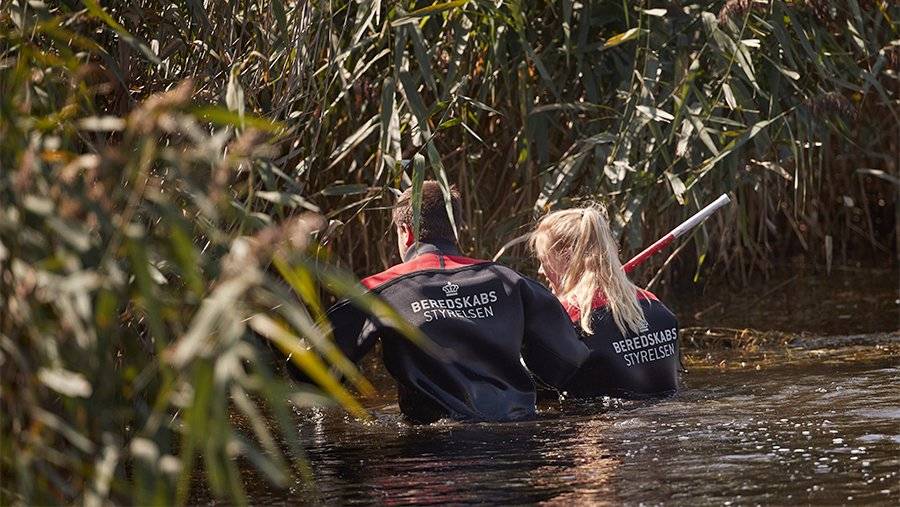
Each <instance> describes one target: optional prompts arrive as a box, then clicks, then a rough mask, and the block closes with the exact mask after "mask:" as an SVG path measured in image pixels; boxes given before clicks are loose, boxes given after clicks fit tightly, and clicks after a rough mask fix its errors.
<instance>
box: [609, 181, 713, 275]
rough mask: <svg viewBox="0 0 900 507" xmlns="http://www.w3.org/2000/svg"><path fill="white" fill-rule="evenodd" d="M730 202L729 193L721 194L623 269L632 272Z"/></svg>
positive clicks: (626, 264)
mask: <svg viewBox="0 0 900 507" xmlns="http://www.w3.org/2000/svg"><path fill="white" fill-rule="evenodd" d="M729 202H731V198H730V197H728V194H722V195H720V196H719V198H718V199H716V200H715V201H713V202H711V203H710V204H708V205H707V206H706V207H705V208H703V209H702V210H700V211H698V212H697V213H695V214H694V215H693V216H691V217H690V218H688V219H687V220H685V221H684V222H681V224H680V225H679V226H678V227H676V228H674V229H672V232H670V233H668V234H666V235H665V236H663V237H662V238H660V239H658V240H657V241H656V243H653V244H652V245H650V246H648V247H647V248H645V249H644V251H643V252H641V253H639V254H637V255H636V256H635V257H634V258H633V259H631V260H630V261H628V262H626V263H625V265H624V266H622V269H624V270H625V272H626V273H629V272H631V271H632V270H633V269H634V268H636V267H638V266H640V265H641V264H643V262H644V261H646V260H647V259H649V258H650V257H651V256H653V255H654V254H655V253H657V252H659V251H660V250H662V249H663V248H665V247H667V246H669V244H670V243H672V242H673V241H675V238H679V237H681V236H684V235H685V234H686V233H687V232H688V231H689V230H691V229H693V228H694V227H696V226H698V225H700V224H701V223H703V221H704V220H706V219H707V218H709V216H710V215H712V214H713V213H715V212H716V211H717V210H718V209H719V208H721V207H722V206H725V205H726V204H728V203H729Z"/></svg>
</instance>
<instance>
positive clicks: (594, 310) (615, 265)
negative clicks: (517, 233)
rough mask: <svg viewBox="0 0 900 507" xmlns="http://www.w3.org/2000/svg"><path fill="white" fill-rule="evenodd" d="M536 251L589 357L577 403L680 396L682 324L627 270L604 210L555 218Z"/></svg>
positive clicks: (572, 384)
mask: <svg viewBox="0 0 900 507" xmlns="http://www.w3.org/2000/svg"><path fill="white" fill-rule="evenodd" d="M531 246H532V249H533V250H534V252H535V254H536V256H537V258H538V260H540V263H541V269H540V272H541V273H542V274H543V275H544V276H546V277H547V279H548V280H549V282H550V287H551V289H552V290H553V293H554V294H556V297H558V298H559V300H560V301H561V302H562V304H563V306H564V307H565V308H566V310H567V311H568V313H569V316H570V317H571V319H572V322H573V324H574V325H575V326H576V327H577V329H578V331H579V333H580V334H581V337H582V339H583V340H584V342H585V344H586V345H587V346H588V348H590V349H591V355H590V357H589V358H588V360H587V361H586V362H585V363H584V365H583V366H582V367H581V369H580V370H579V371H578V373H577V374H576V375H575V376H574V377H573V378H572V380H571V381H569V383H568V385H567V386H565V388H564V389H565V391H566V392H567V393H568V394H570V395H573V396H579V397H585V396H614V397H625V398H636V397H647V396H661V395H666V394H671V393H673V392H674V391H675V390H676V389H677V388H678V370H679V367H680V360H679V353H678V322H677V320H676V319H675V316H674V315H673V314H672V312H671V311H669V309H668V308H666V306H665V305H663V304H662V303H661V302H660V301H659V299H657V298H656V296H655V295H653V294H652V293H650V292H648V291H645V290H641V289H639V288H637V286H635V285H634V283H632V282H631V280H629V279H628V276H626V274H625V272H624V271H623V270H622V263H621V261H620V260H619V253H618V248H617V245H616V242H615V240H614V239H613V236H612V233H611V232H610V229H609V221H608V220H607V218H606V214H605V212H604V211H603V210H602V208H599V207H596V206H591V207H586V208H575V209H567V210H561V211H555V212H553V213H550V214H548V215H547V216H545V217H544V218H542V219H541V221H540V222H538V225H537V228H536V229H535V231H534V233H533V235H532V237H531Z"/></svg>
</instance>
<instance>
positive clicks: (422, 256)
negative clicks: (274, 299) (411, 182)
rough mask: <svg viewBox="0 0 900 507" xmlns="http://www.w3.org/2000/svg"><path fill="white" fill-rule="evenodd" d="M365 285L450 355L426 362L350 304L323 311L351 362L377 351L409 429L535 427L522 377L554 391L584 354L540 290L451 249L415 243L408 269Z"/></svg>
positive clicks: (529, 387)
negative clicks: (454, 423)
mask: <svg viewBox="0 0 900 507" xmlns="http://www.w3.org/2000/svg"><path fill="white" fill-rule="evenodd" d="M363 285H365V286H366V287H367V288H368V289H369V290H370V291H371V292H373V293H375V294H377V295H379V296H381V297H382V298H384V299H385V300H386V301H387V302H388V303H390V304H391V306H392V307H393V308H394V309H396V310H397V311H398V312H399V313H400V314H401V315H402V316H403V317H404V318H405V319H407V320H408V321H409V322H410V323H411V324H413V325H415V326H418V327H419V328H420V329H421V330H422V331H423V332H424V333H425V334H426V335H427V336H428V338H429V339H430V340H431V341H432V342H433V343H434V344H436V345H438V346H440V347H443V348H446V349H449V351H450V352H451V353H450V354H448V356H449V357H432V356H431V355H429V354H428V353H426V352H425V351H423V350H422V349H421V348H419V347H417V346H416V345H415V344H413V343H411V342H410V341H409V340H407V339H406V338H404V337H402V336H401V335H400V334H399V333H398V332H397V331H395V330H394V329H392V328H390V327H388V326H386V325H384V324H383V323H381V322H379V321H378V320H377V319H376V318H375V317H371V316H368V315H366V314H364V313H363V312H362V311H360V310H359V309H357V308H356V307H354V306H353V305H351V304H350V303H348V302H339V303H338V304H336V305H335V306H334V307H333V308H332V309H331V310H329V319H330V321H331V323H332V326H333V328H334V336H335V341H336V343H337V344H338V346H339V347H340V348H341V350H343V352H344V353H345V354H346V355H347V356H348V357H349V358H350V359H351V360H353V361H354V362H357V361H359V360H360V359H362V357H363V356H364V355H365V354H366V353H367V352H368V351H369V350H371V349H372V347H373V346H374V345H375V343H376V342H377V341H378V340H380V341H381V344H382V353H383V360H384V364H385V366H386V368H387V370H388V372H389V373H390V374H391V375H392V376H393V377H394V379H396V381H397V384H398V395H399V402H400V409H401V410H402V412H403V413H404V414H405V415H406V416H407V417H408V418H409V419H411V420H413V421H416V422H431V421H434V420H437V419H439V418H442V417H450V418H453V419H457V420H470V421H508V420H519V419H527V418H530V417H533V416H534V414H535V384H534V381H533V380H532V377H531V376H530V375H529V370H530V371H531V372H532V373H534V374H535V375H536V376H537V377H538V378H539V379H540V380H542V381H543V382H545V383H547V384H550V385H551V386H554V387H559V386H562V385H563V384H565V383H566V382H567V381H568V380H569V378H570V377H571V376H572V375H573V374H574V373H575V372H576V371H577V369H578V367H579V366H580V365H581V363H582V362H584V360H585V359H586V358H587V356H588V353H589V351H588V350H587V347H585V345H584V344H583V343H582V342H581V341H580V340H579V339H578V336H577V334H576V333H575V330H574V328H573V327H572V325H571V323H570V321H569V318H568V316H567V314H566V312H565V310H564V309H563V307H562V305H560V303H559V301H558V300H557V299H556V298H555V297H554V296H553V295H552V294H551V293H550V292H549V291H548V290H547V289H546V288H544V286H542V285H541V284H539V283H537V282H535V281H533V280H530V279H528V278H525V277H523V276H522V275H520V274H518V273H517V272H515V271H513V270H512V269H509V268H507V267H504V266H501V265H499V264H495V263H493V262H489V261H482V260H476V259H470V258H467V257H463V256H461V255H460V254H459V251H458V250H457V249H456V248H455V247H454V246H453V245H452V244H449V243H446V244H445V243H438V242H434V243H420V244H419V247H418V248H412V249H410V251H409V252H408V253H407V255H406V256H405V262H403V263H402V264H399V265H396V266H394V267H392V268H390V269H388V270H387V271H384V272H382V273H379V274H377V275H374V276H371V277H369V278H366V279H364V280H363ZM523 359H524V363H525V364H527V367H528V369H526V367H525V365H523Z"/></svg>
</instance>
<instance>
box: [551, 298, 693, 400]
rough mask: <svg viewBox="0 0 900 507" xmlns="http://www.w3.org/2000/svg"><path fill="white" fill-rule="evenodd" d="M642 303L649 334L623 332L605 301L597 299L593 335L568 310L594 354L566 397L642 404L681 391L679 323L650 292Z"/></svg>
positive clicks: (575, 312) (575, 313) (567, 387)
mask: <svg viewBox="0 0 900 507" xmlns="http://www.w3.org/2000/svg"><path fill="white" fill-rule="evenodd" d="M638 300H639V302H640V305H641V309H642V310H644V316H645V317H646V319H647V328H646V329H642V330H640V332H638V333H633V332H628V333H625V334H623V333H622V332H621V331H619V328H618V327H616V323H615V321H613V318H612V313H611V312H610V310H609V308H608V307H607V305H606V301H604V300H603V298H602V297H597V298H595V300H594V304H593V305H592V306H593V308H592V310H591V329H592V331H593V333H592V334H587V333H584V332H583V331H582V330H581V327H580V325H579V312H578V309H577V308H574V307H567V308H566V309H567V311H568V312H569V315H570V317H571V318H572V321H573V325H575V326H576V327H577V329H578V331H579V333H580V334H581V338H582V340H583V341H584V343H585V344H586V345H587V346H588V348H589V349H591V355H590V357H589V358H588V360H587V361H585V363H584V365H582V367H581V368H580V369H579V371H578V373H577V374H576V375H575V376H573V377H572V379H571V380H570V381H569V382H567V383H566V385H565V386H564V388H563V389H564V390H565V391H566V393H568V394H569V395H572V396H576V397H590V396H613V397H619V398H641V397H647V396H659V395H666V394H671V393H673V392H675V390H676V389H678V371H679V370H680V367H681V361H680V358H679V350H678V321H677V320H676V319H675V315H673V314H672V312H671V311H669V309H668V308H666V306H665V305H664V304H662V303H661V302H660V301H659V300H658V299H657V298H656V296H655V295H653V294H652V293H651V292H648V291H640V292H639V293H638Z"/></svg>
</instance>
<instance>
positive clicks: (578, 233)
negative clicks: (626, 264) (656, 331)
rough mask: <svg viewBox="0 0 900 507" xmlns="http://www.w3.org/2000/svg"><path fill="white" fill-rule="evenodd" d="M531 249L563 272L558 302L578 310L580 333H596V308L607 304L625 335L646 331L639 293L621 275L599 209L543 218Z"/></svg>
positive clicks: (616, 255)
mask: <svg viewBox="0 0 900 507" xmlns="http://www.w3.org/2000/svg"><path fill="white" fill-rule="evenodd" d="M531 248H532V250H534V252H535V254H536V255H537V257H538V259H540V261H541V262H542V263H543V264H545V265H546V266H550V268H551V269H555V268H557V267H560V266H562V267H563V269H562V270H560V271H559V273H558V274H559V275H561V276H560V283H559V287H557V290H559V291H560V293H559V294H557V296H558V297H559V298H560V299H561V300H562V301H563V302H565V303H569V304H571V305H574V306H575V307H576V308H578V311H579V313H580V319H579V320H580V324H581V328H582V329H583V330H584V331H585V332H586V333H592V332H593V331H592V329H591V305H592V303H593V301H594V298H595V297H596V296H597V295H600V296H602V297H604V298H605V299H606V302H607V305H608V306H609V309H610V312H611V313H612V317H613V320H614V321H615V323H616V327H618V328H619V331H621V332H622V334H626V332H627V330H631V331H632V332H634V333H637V332H639V331H640V329H641V328H642V327H644V326H646V322H647V321H646V318H645V316H644V311H643V310H642V309H641V306H640V303H638V297H637V296H638V288H637V286H636V285H634V283H632V282H631V280H629V279H628V277H627V276H626V275H625V272H624V271H623V270H622V262H621V261H620V260H619V252H618V246H617V245H616V241H615V239H613V235H612V232H611V231H610V229H609V221H608V219H607V217H606V211H605V210H604V209H603V208H601V207H600V206H597V205H594V206H589V207H586V208H573V209H567V210H560V211H554V212H552V213H550V214H548V215H546V216H544V217H543V218H542V219H541V220H540V221H539V222H538V224H537V227H536V228H535V230H534V232H533V233H532V235H531Z"/></svg>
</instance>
